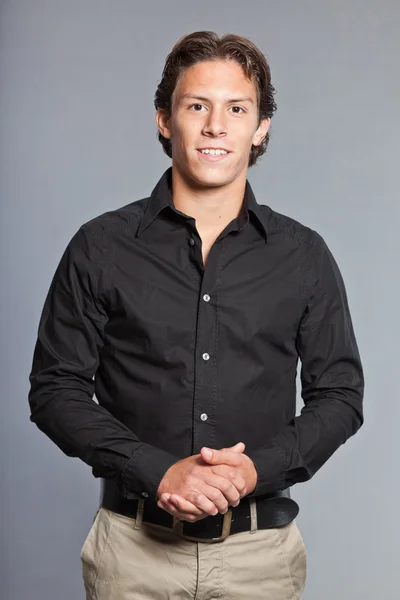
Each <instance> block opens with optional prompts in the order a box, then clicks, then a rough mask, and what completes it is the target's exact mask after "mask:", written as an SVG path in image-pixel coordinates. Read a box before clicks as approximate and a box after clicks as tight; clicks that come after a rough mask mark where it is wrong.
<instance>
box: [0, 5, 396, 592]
mask: <svg viewBox="0 0 400 600" xmlns="http://www.w3.org/2000/svg"><path fill="white" fill-rule="evenodd" d="M399 16H400V8H399V3H398V2H396V1H395V0H393V2H390V1H388V0H387V1H382V0H379V1H378V0H376V1H375V2H372V1H364V2H361V1H355V0H353V1H352V2H344V1H339V0H338V1H334V0H332V1H329V2H326V1H321V0H314V1H311V0H310V1H303V2H295V1H293V2H289V1H282V0H280V1H279V2H277V1H276V2H255V1H253V2H251V1H250V2H249V1H246V2H242V1H233V0H230V1H229V2H228V1H223V0H220V1H219V2H217V3H216V2H207V1H204V0H203V1H202V2H199V3H195V2H193V3H190V4H189V3H187V2H176V1H175V2H174V1H169V2H168V3H165V2H151V1H147V2H145V3H143V5H141V6H139V5H138V4H137V3H136V2H133V1H128V0H125V1H121V0H120V1H117V0H114V1H113V2H111V0H110V1H109V2H106V1H104V0H103V1H100V0H92V1H89V0H86V1H84V0H79V1H78V0H70V1H67V0H55V1H51V0H47V1H44V0H43V1H40V0H16V1H11V0H10V1H3V2H1V12H0V19H1V25H0V34H1V35H0V76H1V91H0V131H1V146H0V152H1V156H0V159H1V160H0V169H1V171H0V198H1V230H0V244H1V246H0V250H1V254H0V256H1V272H0V275H1V282H0V284H1V287H0V293H1V298H0V301H1V305H0V306H1V311H0V325H1V363H0V364H1V374H0V377H1V389H2V403H1V438H0V439H1V448H0V456H1V473H2V477H1V504H0V507H1V521H2V522H1V531H2V536H1V545H2V548H1V549H0V550H1V554H0V556H1V557H2V559H1V561H0V569H1V573H0V581H1V584H0V585H1V589H0V595H1V598H2V599H3V600H21V599H22V598H30V599H31V600H36V599H37V600H46V599H52V600H53V599H57V600H71V599H74V600H75V599H78V598H83V597H84V593H83V585H82V582H81V575H80V563H79V551H80V548H81V545H82V544H83V541H84V539H85V537H86V535H87V532H88V529H89V527H90V525H91V519H92V517H93V515H94V512H95V510H96V507H97V502H98V495H99V481H98V480H95V479H94V478H93V477H92V475H91V470H90V468H89V467H87V466H86V465H85V464H83V463H81V462H80V461H79V460H72V459H68V458H67V457H65V456H64V455H63V454H62V453H61V451H60V450H59V449H58V448H57V447H56V446H55V445H53V444H52V443H51V442H50V440H48V439H47V438H46V437H45V436H44V435H43V434H42V433H41V432H40V431H39V430H38V429H37V428H36V427H35V426H34V425H33V424H31V423H30V421H29V410H28V403H27V393H28V374H29V371H30V368H31V360H32V352H33V345H34V342H35V339H36V332H37V325H38V320H39V315H40V312H41V309H42V306H43V302H44V298H45V295H46V293H47V290H48V287H49V285H50V280H51V277H52V275H53V273H54V270H55V268H56V266H57V263H58V261H59V259H60V257H61V254H62V252H63V250H64V248H65V246H66V245H67V243H68V241H69V239H70V238H71V237H72V235H73V233H75V231H76V230H77V229H78V228H79V226H80V225H81V224H82V223H84V222H85V221H87V220H88V219H90V218H92V217H94V216H96V215H98V214H100V213H102V212H104V211H106V210H110V209H112V208H116V207H118V206H122V205H124V204H127V203H128V202H131V201H133V200H136V199H138V198H140V197H143V196H146V195H148V194H149V192H150V191H151V189H152V188H153V186H154V185H155V183H156V181H157V180H158V178H159V177H160V175H161V173H162V172H163V171H164V169H165V168H167V166H169V164H170V161H169V159H168V158H167V157H166V156H165V155H164V154H163V153H162V149H161V146H160V145H159V143H158V141H157V140H156V127H155V120H154V108H153V95H154V91H155V88H156V85H157V83H158V81H159V79H160V76H161V70H162V66H163V63H164V59H165V56H166V55H167V53H168V52H169V51H170V49H171V48H172V45H173V43H174V42H175V41H176V40H177V38H178V37H180V36H181V35H183V34H185V33H189V32H191V31H195V30H200V29H211V30H214V31H217V32H218V33H224V32H234V33H239V34H242V35H246V36H248V37H250V38H251V39H252V40H253V41H254V42H256V43H257V44H258V45H259V46H260V47H261V49H262V50H263V51H264V52H265V53H266V54H267V55H268V56H269V59H270V62H271V66H272V74H273V83H274V85H275V87H276V88H277V90H278V93H277V96H276V100H277V103H278V111H277V113H276V115H275V116H274V118H273V120H272V137H271V142H270V147H269V150H268V153H267V155H266V156H264V157H263V159H262V160H261V162H260V164H259V165H257V166H256V167H255V168H253V169H251V170H250V171H249V179H250V181H251V182H252V184H253V187H254V189H255V192H256V194H257V198H258V200H259V201H260V202H262V203H266V204H269V205H270V206H272V207H273V208H274V209H276V210H278V211H279V212H283V213H286V214H289V215H290V216H292V217H294V218H296V219H298V220H300V221H302V222H304V223H305V224H307V225H309V226H311V227H313V228H315V229H316V230H317V231H318V232H319V233H321V234H322V235H323V237H324V238H325V239H326V241H327V243H328V244H329V246H330V247H331V249H332V251H333V253H334V255H335V256H336V259H337V261H338V263H339V265H340V267H341V270H342V273H343V276H344V279H345V282H346V285H347V290H348V296H349V301H350V305H351V309H352V314H353V320H354V325H355V329H356V334H357V338H358V342H359V346H360V351H361V354H362V358H363V362H364V367H365V373H366V384H367V386H366V397H365V418H366V422H365V425H364V427H363V428H362V429H361V430H360V432H359V433H358V434H357V435H356V436H355V437H354V438H352V439H351V440H350V441H348V443H347V444H346V445H345V446H342V448H340V449H339V451H338V452H337V453H336V454H335V455H334V456H333V457H332V458H331V459H330V461H329V462H328V463H327V464H326V465H325V466H324V467H323V468H322V470H321V471H319V472H318V473H317V475H316V476H315V477H314V479H313V480H311V481H310V482H307V483H305V484H300V485H297V486H295V487H294V488H293V489H292V494H293V497H294V498H295V499H296V500H297V501H298V502H299V503H300V506H301V512H300V515H299V517H298V525H299V527H300V529H301V531H302V533H303V537H304V540H305V543H306V546H307V550H308V563H309V572H308V584H307V589H306V593H305V595H304V598H305V600H321V599H322V598H323V599H324V600H338V599H340V600H354V599H355V598H363V600H368V599H371V600H372V599H373V600H375V599H376V598H377V597H381V598H385V600H394V599H395V598H398V589H397V588H398V563H399V558H400V545H399V540H400V535H399V534H400V531H399V521H398V506H399V504H400V486H399V480H398V447H397V444H396V442H397V439H396V436H395V429H397V424H398V421H399V418H400V408H399V406H400V403H399V386H398V377H396V376H397V371H398V352H397V350H398V339H399V333H400V332H399V319H398V315H399V292H400V288H399V282H398V275H399V249H398V230H399V225H400V218H399V217H400V215H399V205H398V203H397V202H396V200H397V198H396V196H398V159H399V155H398V140H399V133H400V131H399V125H398V123H399V119H398V109H399V106H400V94H399V82H398V74H399V67H398V59H399V50H400V45H399V42H398V39H399V38H398V31H399V22H400V19H399ZM395 161H396V166H397V170H395ZM299 406H300V405H299Z"/></svg>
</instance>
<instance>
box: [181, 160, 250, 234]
mask: <svg viewBox="0 0 400 600" xmlns="http://www.w3.org/2000/svg"><path fill="white" fill-rule="evenodd" d="M245 188H246V173H244V176H241V177H238V178H236V179H235V180H234V181H232V182H230V183H228V184H226V185H223V186H218V187H205V186H204V187H201V186H196V185H195V184H193V182H191V181H188V180H187V179H185V178H184V177H183V176H182V174H181V173H180V172H179V170H178V169H176V168H174V166H172V199H173V202H174V206H175V208H176V209H177V210H180V211H181V212H183V213H185V214H186V215H188V216H190V217H193V218H194V219H195V220H196V227H197V230H198V231H199V233H200V235H201V232H203V233H205V234H208V233H213V232H216V231H222V230H223V229H224V228H225V227H226V225H227V224H228V223H230V222H231V221H232V220H233V219H235V218H236V217H237V216H238V215H239V213H240V210H241V208H242V205H243V199H244V193H245Z"/></svg>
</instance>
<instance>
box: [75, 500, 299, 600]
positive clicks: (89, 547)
mask: <svg viewBox="0 0 400 600" xmlns="http://www.w3.org/2000/svg"><path fill="white" fill-rule="evenodd" d="M135 526H136V528H135ZM80 557H81V564H82V574H83V580H84V584H85V590H86V600H134V599H135V600H136V599H138V600H139V599H142V598H143V599H144V600H167V599H168V600H180V599H182V600H183V599H187V600H189V599H191V600H212V599H214V598H215V599H216V598H218V599H223V600H263V599H268V600H297V599H299V598H300V597H301V594H302V592H303V590H304V587H305V582H306V570H307V557H306V550H305V547H304V543H303V539H302V536H301V534H300V531H299V529H298V527H297V525H296V523H295V521H292V522H291V523H289V524H288V525H286V526H284V527H280V528H276V529H263V530H261V529H260V530H256V531H254V532H253V533H250V532H247V531H246V532H242V533H235V534H233V535H230V536H229V537H228V538H226V539H225V540H224V541H222V542H216V543H213V544H208V543H203V542H201V543H197V542H191V541H188V540H184V539H182V538H180V537H179V536H178V535H177V534H176V533H174V532H172V531H169V530H167V529H164V528H161V527H158V526H157V525H150V524H147V523H143V522H142V523H140V524H139V522H136V520H135V519H133V518H130V517H125V516H123V515H120V514H117V513H114V512H112V511H110V510H108V509H106V508H103V507H102V508H100V509H99V510H98V512H97V514H96V517H95V520H94V523H93V525H92V527H91V529H90V531H89V534H88V536H87V538H86V540H85V542H84V544H83V546H82V550H81V555H80Z"/></svg>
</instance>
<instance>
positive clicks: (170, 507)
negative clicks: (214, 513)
mask: <svg viewBox="0 0 400 600" xmlns="http://www.w3.org/2000/svg"><path fill="white" fill-rule="evenodd" d="M189 504H190V503H189ZM160 508H163V509H164V510H165V511H166V512H168V513H169V514H170V515H172V516H174V517H176V518H177V519H178V520H179V521H188V522H189V523H194V522H195V521H199V520H200V519H204V518H205V517H208V516H209V515H208V514H206V513H203V512H202V511H198V510H196V509H195V510H194V511H183V510H179V509H178V508H177V504H176V500H175V501H173V500H171V499H170V500H168V502H166V503H164V505H163V506H161V507H160Z"/></svg>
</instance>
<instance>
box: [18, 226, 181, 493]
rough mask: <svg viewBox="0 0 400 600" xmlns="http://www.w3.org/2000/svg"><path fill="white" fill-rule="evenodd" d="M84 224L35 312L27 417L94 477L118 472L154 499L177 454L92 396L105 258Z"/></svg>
mask: <svg viewBox="0 0 400 600" xmlns="http://www.w3.org/2000/svg"><path fill="white" fill-rule="evenodd" d="M99 255H100V252H99V251H98V249H97V248H96V246H95V243H94V240H93V239H92V240H91V241H90V243H89V240H88V238H87V237H86V234H85V232H84V231H83V229H82V228H81V229H79V231H78V232H77V233H76V234H75V235H74V236H73V238H72V240H71V241H70V243H69V244H68V246H67V248H66V250H65V251H64V254H63V256H62V258H61V260H60V263H59V265H58V267H57V270H56V272H55V274H54V277H53V280H52V282H51V285H50V289H49V292H48V294H47V297H46V301H45V304H44V308H43V311H42V315H41V318H40V323H39V329H38V338H37V341H36V345H35V349H34V355H33V365H32V371H31V374H30V377H29V379H30V384H31V387H30V392H29V404H30V408H31V417H30V419H31V421H32V422H33V423H36V425H37V427H38V428H39V429H40V430H41V431H43V432H44V433H45V434H46V435H47V436H48V437H49V438H50V439H51V440H52V441H53V442H54V443H55V444H56V445H57V446H58V447H59V448H60V449H61V450H62V451H63V452H64V454H66V455H67V456H73V457H79V458H80V459H81V460H83V461H84V462H85V463H87V464H88V465H90V466H91V467H92V470H93V475H94V476H95V477H105V478H119V479H120V481H121V482H122V483H123V484H124V486H125V488H126V490H127V491H128V492H131V493H133V495H134V496H135V497H138V498H140V497H141V494H142V493H143V492H145V493H147V494H148V495H149V497H152V498H154V499H156V497H157V496H156V494H157V489H158V486H159V483H160V481H161V479H162V477H163V475H164V473H165V472H166V471H167V469H168V468H169V467H170V466H171V465H172V464H174V463H175V462H176V461H178V460H179V457H175V456H172V455H170V454H168V453H167V452H164V451H163V450H161V449H159V448H155V447H154V446H151V445H149V444H145V443H143V442H141V441H140V440H139V439H138V438H137V436H136V435H135V434H134V433H133V432H132V431H131V430H130V429H128V428H127V427H126V426H125V425H123V423H121V422H120V421H119V420H117V419H116V418H114V417H113V416H112V415H111V414H110V413H109V412H108V411H107V410H106V409H105V408H103V407H102V406H99V405H98V404H97V403H96V402H95V401H94V400H93V395H94V380H93V377H94V375H95V373H96V370H97V367H98V365H99V354H100V351H101V348H102V346H103V331H104V327H105V325H106V323H107V308H106V306H105V302H104V301H103V298H102V289H103V288H105V286H106V272H107V269H106V266H104V267H103V268H101V267H100V264H99V263H100V259H99Z"/></svg>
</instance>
